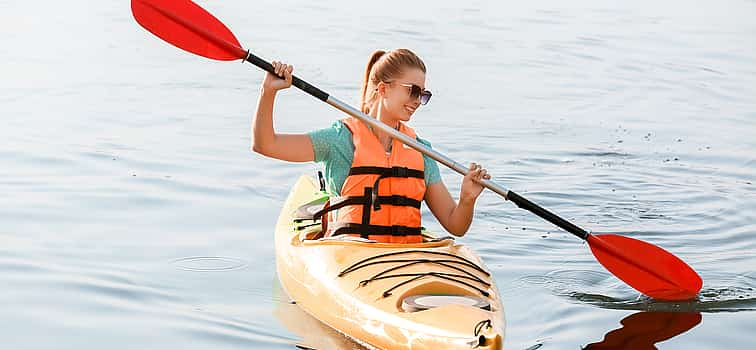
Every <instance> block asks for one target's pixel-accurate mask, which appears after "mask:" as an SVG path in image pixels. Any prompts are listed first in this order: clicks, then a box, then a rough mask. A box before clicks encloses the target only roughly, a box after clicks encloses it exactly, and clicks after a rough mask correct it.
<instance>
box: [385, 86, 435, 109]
mask: <svg viewBox="0 0 756 350" xmlns="http://www.w3.org/2000/svg"><path fill="white" fill-rule="evenodd" d="M391 83H393V82H387V84H391ZM397 84H399V85H401V86H404V87H408V88H409V89H410V98H412V99H413V100H414V99H416V98H420V104H421V105H427V104H428V101H430V98H431V96H433V94H432V93H431V92H430V91H428V90H425V89H423V88H421V87H419V86H417V85H415V84H400V83H397Z"/></svg>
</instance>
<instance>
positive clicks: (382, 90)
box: [375, 81, 386, 97]
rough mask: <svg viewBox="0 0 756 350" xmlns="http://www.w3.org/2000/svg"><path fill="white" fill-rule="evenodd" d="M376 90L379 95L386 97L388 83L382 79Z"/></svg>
mask: <svg viewBox="0 0 756 350" xmlns="http://www.w3.org/2000/svg"><path fill="white" fill-rule="evenodd" d="M375 90H376V93H377V94H378V95H380V96H381V97H384V96H385V95H386V83H384V82H382V81H381V82H379V83H378V86H377V87H376V88H375Z"/></svg>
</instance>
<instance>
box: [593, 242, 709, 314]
mask: <svg viewBox="0 0 756 350" xmlns="http://www.w3.org/2000/svg"><path fill="white" fill-rule="evenodd" d="M588 245H589V246H590V247H591V251H592V252H593V255H594V256H595V257H596V260H598V261H599V262H600V263H601V265H604V267H605V268H606V269H607V270H609V272H611V273H613V274H614V275H615V276H617V277H618V278H619V279H621V280H622V281H624V282H625V283H627V284H628V285H630V286H631V287H633V288H635V289H636V290H638V291H639V292H641V293H643V294H645V295H648V296H649V297H652V298H654V299H659V300H688V299H692V298H694V297H695V296H696V295H697V294H698V292H699V291H700V290H701V286H702V284H703V281H702V280H701V277H700V276H698V274H697V273H696V272H695V271H693V269H692V268H690V266H688V264H686V263H685V262H683V261H682V260H680V259H679V258H678V257H676V256H674V255H672V253H670V252H668V251H666V250H664V249H662V248H659V247H657V246H655V245H653V244H650V243H646V242H643V241H639V240H637V239H633V238H629V237H624V236H618V235H612V234H604V235H590V236H588Z"/></svg>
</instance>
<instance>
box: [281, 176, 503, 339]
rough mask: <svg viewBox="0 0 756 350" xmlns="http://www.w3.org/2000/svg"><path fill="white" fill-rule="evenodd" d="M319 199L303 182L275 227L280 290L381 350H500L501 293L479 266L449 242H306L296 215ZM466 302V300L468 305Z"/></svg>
mask: <svg viewBox="0 0 756 350" xmlns="http://www.w3.org/2000/svg"><path fill="white" fill-rule="evenodd" d="M318 196H322V192H319V191H318V188H317V187H316V186H315V183H314V180H313V179H312V178H310V177H308V176H302V177H301V178H300V179H299V180H298V181H297V183H296V185H295V186H294V188H293V189H292V191H291V193H290V194H289V197H288V198H287V200H286V203H285V204H284V207H283V209H282V211H281V216H280V217H279V220H278V223H277V225H276V234H275V244H276V267H277V271H278V276H279V279H280V281H281V285H282V286H283V288H284V289H285V291H286V292H287V293H288V295H289V297H291V298H292V299H293V301H295V302H296V303H297V304H298V305H299V306H300V307H301V308H302V309H303V310H304V311H306V312H307V313H309V314H310V315H312V316H313V317H315V318H317V319H318V320H320V321H321V322H323V323H325V324H326V325H328V326H329V327H331V328H333V329H335V330H337V331H338V332H340V333H343V334H344V335H346V336H348V337H350V338H353V339H355V340H356V341H358V342H359V343H362V344H364V345H367V346H368V347H371V348H378V349H473V348H475V349H500V348H501V347H502V342H503V337H504V328H505V324H504V318H503V312H504V311H503V308H502V305H501V301H500V298H499V293H498V291H497V289H496V286H495V284H494V282H493V279H492V278H491V276H490V273H489V272H488V271H487V270H486V269H485V267H484V265H483V264H482V262H481V261H480V259H479V258H478V257H477V256H476V255H475V254H474V253H473V252H472V251H471V250H470V249H469V248H467V247H465V246H463V245H460V244H455V243H454V242H453V241H452V240H434V241H429V242H426V243H417V244H391V243H375V242H364V241H360V240H354V239H318V240H307V239H305V240H303V239H301V238H300V236H301V235H300V232H298V231H297V230H295V228H294V227H295V226H296V224H294V223H293V222H294V218H293V213H294V212H295V211H296V210H297V208H299V206H301V205H303V204H306V203H309V202H311V201H312V200H314V199H316V198H317V197H318ZM422 295H432V296H436V295H443V296H457V297H459V296H463V297H466V298H468V299H470V300H480V301H481V302H484V303H485V304H486V308H482V307H479V306H478V305H468V304H465V303H454V304H447V305H441V306H438V307H430V308H427V309H420V310H414V309H413V310H409V311H408V310H407V309H406V307H405V305H404V304H403V303H405V302H406V301H407V300H408V298H409V297H411V296H422ZM465 300H467V299H465Z"/></svg>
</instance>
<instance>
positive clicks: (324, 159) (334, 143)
mask: <svg viewBox="0 0 756 350" xmlns="http://www.w3.org/2000/svg"><path fill="white" fill-rule="evenodd" d="M309 135H310V140H312V148H313V150H314V151H315V161H316V162H318V163H323V165H324V166H325V180H326V184H327V188H328V191H329V192H330V194H331V195H334V196H339V195H341V187H342V186H344V181H345V180H346V177H347V175H348V174H349V169H350V168H351V167H352V161H353V160H354V143H353V142H352V132H351V131H349V128H347V127H346V125H344V123H343V122H342V121H341V120H338V121H335V122H334V123H333V124H332V125H331V127H329V128H325V129H320V130H315V131H311V132H310V133H309ZM417 141H418V142H420V143H422V144H424V145H426V146H428V147H431V144H430V142H428V141H426V140H423V139H421V138H419V137H418V138H417ZM423 160H424V166H425V170H424V175H425V185H426V186H427V185H431V184H434V183H436V182H439V181H441V174H440V172H439V170H438V164H436V161H435V160H433V159H431V158H430V157H428V156H426V155H423Z"/></svg>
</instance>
